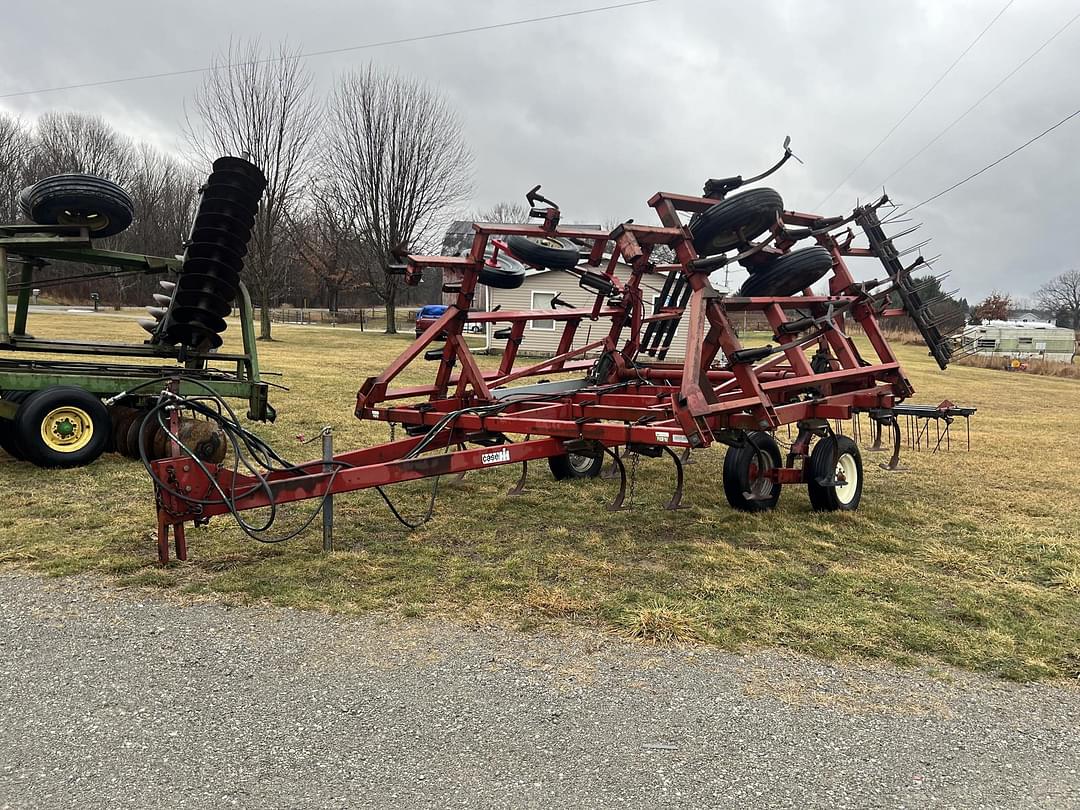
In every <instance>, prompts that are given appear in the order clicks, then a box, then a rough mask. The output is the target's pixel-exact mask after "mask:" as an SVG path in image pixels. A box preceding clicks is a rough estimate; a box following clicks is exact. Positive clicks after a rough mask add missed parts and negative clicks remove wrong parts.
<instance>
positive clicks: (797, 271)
mask: <svg viewBox="0 0 1080 810" xmlns="http://www.w3.org/2000/svg"><path fill="white" fill-rule="evenodd" d="M785 146H786V145H785ZM789 156H790V151H789V150H787V149H786V148H785V155H784V157H783V159H781V160H780V161H779V162H778V163H777V164H776V165H775V166H774V167H773V168H772V169H770V170H769V171H768V172H766V173H764V174H762V175H759V176H758V177H755V178H752V179H750V180H746V181H744V180H743V179H742V178H741V177H733V178H726V179H721V180H710V181H708V183H706V185H705V190H704V195H703V196H700V197H698V196H685V195H681V194H669V193H665V192H661V193H658V194H656V195H654V196H653V197H652V199H650V200H649V205H650V206H651V207H652V208H653V210H655V211H656V214H657V217H658V219H659V223H660V224H659V225H639V224H635V223H633V222H627V223H625V224H623V225H620V226H618V227H617V228H615V229H614V230H613V231H611V232H610V233H609V232H605V231H598V230H594V229H586V228H580V227H565V226H563V225H562V224H561V223H560V218H561V215H560V210H559V207H558V206H557V205H556V204H554V203H553V202H551V201H550V200H547V199H545V198H543V197H541V196H540V195H539V194H538V190H539V186H538V187H537V188H536V189H533V191H532V192H530V194H529V195H528V199H529V202H530V205H531V206H532V212H531V216H532V218H535V219H536V220H537V224H535V225H509V224H491V223H477V224H475V226H474V228H475V236H474V238H473V240H472V245H471V249H470V250H469V251H468V253H467V255H462V256H456V257H448V256H425V255H416V254H412V253H409V252H408V251H407V249H405V248H402V250H401V251H400V253H399V260H400V264H398V265H395V266H393V267H390V268H388V272H391V273H400V274H402V275H403V276H404V280H405V282H406V283H408V284H415V283H417V282H418V281H419V280H420V278H421V276H422V274H423V273H425V272H427V271H431V270H442V271H443V273H444V281H445V286H444V292H447V293H449V294H450V295H452V296H453V298H454V302H453V304H452V305H451V306H449V307H448V309H447V310H446V312H445V314H444V315H442V317H441V318H439V319H438V320H437V321H436V322H435V323H433V324H432V325H431V326H430V327H429V328H428V329H427V330H426V331H425V332H424V333H423V334H422V335H421V336H420V337H419V338H418V339H417V340H416V341H415V342H414V343H413V344H412V345H410V346H409V347H408V348H407V349H406V350H405V351H404V352H402V354H401V355H400V356H399V357H398V358H397V359H396V360H395V361H394V362H393V363H392V364H391V365H390V366H389V368H387V369H386V370H385V371H383V372H382V373H381V374H379V375H378V376H376V377H372V378H370V379H368V380H366V381H365V382H364V383H363V385H362V386H361V387H360V390H359V393H358V396H357V401H356V411H355V413H356V416H357V417H358V418H360V419H368V420H378V421H382V422H388V423H390V424H391V425H398V426H401V427H402V428H403V432H404V433H405V436H404V438H400V439H397V440H391V441H390V442H388V443H385V444H380V445H376V446H374V447H369V448H366V449H360V450H353V451H350V452H345V453H340V454H337V455H331V454H325V455H324V457H323V458H321V459H319V460H316V461H312V462H308V463H305V464H299V465H292V464H288V463H286V462H284V460H282V459H281V458H280V457H278V456H276V455H275V454H273V453H272V451H270V450H269V448H268V447H266V446H265V445H263V444H262V443H260V442H258V440H257V439H255V438H254V437H253V436H252V435H251V434H249V433H247V432H246V431H244V430H243V429H242V428H240V427H239V425H235V424H232V423H231V422H232V420H229V419H223V420H222V421H223V422H224V426H225V427H226V429H227V431H228V432H229V436H230V439H231V441H232V444H233V448H234V450H235V451H236V452H235V455H236V456H237V460H236V461H235V462H234V463H233V464H231V465H215V464H210V463H206V462H204V461H202V460H200V459H199V458H197V457H196V455H195V454H194V453H192V452H189V451H187V449H186V448H185V447H184V446H183V445H182V443H180V442H178V441H176V440H175V437H173V438H174V440H173V441H172V452H173V454H172V455H171V456H170V457H167V458H163V459H160V460H156V461H147V466H148V469H149V470H150V472H151V474H152V475H153V477H154V480H155V484H156V488H157V503H158V518H159V527H158V528H159V531H158V540H159V552H160V555H161V559H162V561H165V560H167V559H168V556H169V530H170V529H171V530H172V532H173V535H174V538H175V542H176V553H177V556H178V557H179V558H181V559H184V558H185V555H186V547H185V543H184V535H183V527H184V523H185V521H195V522H202V521H205V520H207V519H209V518H210V517H212V516H214V515H220V514H225V513H232V514H233V516H234V517H236V518H237V520H238V522H240V525H241V526H242V527H244V528H245V529H246V530H248V531H249V532H255V531H256V529H264V528H266V527H265V526H260V527H252V526H250V525H249V524H247V523H245V522H244V521H243V520H242V519H241V516H240V513H241V512H242V511H243V510H248V509H255V508H260V507H264V508H265V507H271V508H275V507H277V506H279V505H281V504H284V503H287V502H291V501H297V500H302V499H309V498H317V499H323V503H324V505H325V503H326V501H327V499H328V498H329V497H330V496H332V495H333V494H335V493H344V492H351V491H355V490H361V489H368V488H380V489H379V492H380V494H383V497H384V498H386V496H385V494H384V493H382V489H381V487H383V486H385V485H388V484H394V483H398V482H402V481H408V480H413V479H419V478H431V477H437V476H444V475H451V474H456V473H464V472H466V471H469V470H479V469H484V468H487V467H495V466H501V465H506V464H520V465H521V467H522V477H521V480H520V482H519V483H518V485H517V486H516V487H515V491H520V489H521V487H522V486H523V485H524V483H525V476H526V471H527V465H528V462H530V461H534V460H538V459H547V460H548V463H549V465H550V468H551V471H552V473H553V474H554V475H555V477H556V478H559V479H564V478H579V477H590V476H596V475H598V474H599V473H600V472H601V469H602V467H603V466H604V464H605V458H607V459H610V460H611V463H612V465H613V467H612V469H613V474H614V476H615V477H618V478H619V492H618V494H617V496H616V497H615V499H614V501H613V503H612V504H611V505H610V507H609V508H611V509H621V508H624V502H625V495H626V489H627V471H626V469H625V466H624V464H623V458H624V457H625V456H626V455H627V454H634V453H638V454H643V455H647V456H661V455H666V456H668V457H669V458H670V459H671V461H672V463H673V465H674V468H675V472H676V488H675V492H674V495H673V497H672V499H671V502H670V503H669V505H668V506H669V508H673V509H674V508H678V507H679V506H680V505H681V498H682V481H683V462H684V460H685V458H686V455H687V454H688V453H689V452H690V450H696V449H699V448H705V447H708V446H710V445H712V444H715V443H720V444H723V445H726V446H727V448H728V449H727V455H726V458H725V461H724V473H723V479H724V480H723V483H724V492H725V494H726V496H727V499H728V501H729V502H730V504H731V505H732V506H733V507H735V508H737V509H741V510H746V511H762V510H767V509H770V508H772V507H773V506H775V505H776V503H777V499H778V498H779V497H780V492H781V489H782V488H783V487H784V485H792V484H801V485H805V486H806V487H807V490H808V492H809V497H810V503H811V505H812V507H813V508H814V509H815V510H818V511H831V510H852V509H855V508H857V507H858V505H859V501H860V498H861V494H862V486H863V467H862V460H861V456H860V452H859V449H858V447H857V445H856V444H855V442H853V441H852V439H851V438H850V437H849V436H847V435H843V434H841V433H840V432H838V431H836V430H835V429H834V427H833V425H834V424H835V422H836V420H847V419H851V418H852V417H853V416H854V415H856V414H867V415H868V416H869V418H870V419H871V420H872V421H873V422H874V424H875V427H876V428H877V430H878V438H879V439H880V436H881V432H884V433H885V435H886V436H892V439H893V440H892V450H893V456H892V459H891V460H890V462H889V463H888V464H886V465H882V466H886V467H889V466H891V467H895V466H896V461H897V458H898V454H899V450H900V444H901V440H900V427H899V424H898V421H897V414H898V412H897V408H898V406H899V404H900V403H901V402H902V401H903V400H905V399H906V398H908V397H910V396H911V395H912V393H913V389H912V386H911V383H910V382H909V381H908V379H907V377H906V376H905V374H904V371H903V369H902V368H901V366H900V363H899V361H898V360H897V358H896V356H895V355H894V354H893V352H892V350H891V348H890V347H889V344H888V342H887V341H886V339H885V337H884V336H883V334H882V332H881V329H880V328H879V323H878V319H879V318H881V317H890V316H901V315H904V316H907V317H909V318H911V319H912V320H913V321H914V323H915V324H916V325H917V327H918V328H919V330H920V331H921V333H922V335H923V337H924V339H925V341H926V344H927V346H928V347H929V349H930V353H931V354H932V355H933V357H934V358H935V359H936V360H937V363H938V364H939V365H940V366H941V368H945V366H946V365H947V363H948V362H949V358H950V344H949V341H948V340H947V338H946V334H947V330H945V329H943V324H941V323H935V321H934V315H933V312H934V304H935V302H934V301H927V300H923V298H922V296H921V295H920V288H919V285H918V284H917V283H916V282H913V281H912V275H911V274H912V272H913V271H914V270H916V269H918V268H920V267H925V266H926V264H927V263H926V262H925V261H924V259H923V258H922V257H921V256H919V255H915V256H914V257H913V258H912V260H911V261H910V262H908V263H906V264H905V261H904V260H903V256H904V254H905V251H902V250H900V249H898V248H897V247H896V246H895V245H894V243H893V241H892V239H890V238H889V237H888V236H886V234H885V233H884V231H883V229H882V219H881V217H880V216H879V214H880V213H881V212H882V211H883V210H887V208H888V207H890V204H889V202H888V200H887V198H885V197H883V198H882V199H880V200H878V201H876V202H874V203H871V204H868V205H862V206H860V207H858V208H856V209H855V210H854V211H853V212H852V213H851V214H850V215H849V216H846V217H833V218H826V217H822V216H820V215H818V214H813V213H804V212H799V211H795V210H786V209H785V208H784V205H783V202H782V201H781V198H780V195H779V194H778V193H777V192H775V191H773V190H772V189H768V188H761V187H758V188H753V189H750V190H746V191H742V192H740V193H738V194H731V192H733V191H734V190H735V189H737V188H739V187H740V186H742V185H745V184H746V183H752V182H755V181H757V180H760V179H762V178H763V177H765V176H767V175H768V174H771V173H772V172H773V171H775V170H776V169H778V168H779V167H780V166H781V165H782V164H783V163H784V161H786V160H787V158H788V157H789ZM729 195H730V196H729ZM680 215H690V218H689V222H688V223H685V224H684V221H683V218H682V217H681V216H680ZM886 221H888V220H887V218H886ZM861 237H865V243H863V239H862V238H861ZM857 241H858V242H859V243H860V245H859V246H857V245H856V242H857ZM800 243H804V244H805V245H806V246H799V245H800ZM660 246H665V247H666V248H668V250H666V251H663V253H664V254H665V255H666V256H668V257H672V256H673V257H674V260H673V261H670V262H669V263H658V262H657V261H655V260H654V256H655V255H656V254H657V253H659V252H661V251H659V250H658V249H659V248H660ZM797 246H799V247H797ZM915 252H917V247H916V249H915ZM852 257H870V258H875V259H877V260H879V261H880V263H881V266H882V268H883V271H884V272H883V273H882V274H881V277H880V278H878V279H876V280H871V281H862V282H858V281H856V280H855V279H854V277H853V276H852V274H851V272H850V271H849V269H848V264H847V263H848V260H849V259H850V258H852ZM735 262H737V263H740V264H741V265H742V266H744V267H745V268H746V269H747V270H749V271H750V272H749V278H748V279H747V281H746V282H745V283H744V284H743V285H742V287H741V288H740V289H739V290H738V291H737V293H736V294H734V295H725V294H723V293H721V292H719V291H717V290H716V289H715V288H714V287H713V285H712V284H711V283H710V280H709V277H710V273H713V272H714V271H716V270H718V269H720V268H722V267H724V266H725V265H728V264H731V263H735ZM527 265H531V266H534V267H544V268H558V269H562V270H564V271H566V272H568V273H573V274H575V275H576V276H577V277H578V282H579V284H580V286H581V287H582V288H583V289H585V290H587V291H588V292H589V293H590V295H591V297H592V304H591V306H585V307H579V306H571V305H565V306H560V305H559V304H560V303H561V302H559V301H558V300H556V302H555V306H554V307H553V308H551V309H545V310H530V311H516V312H514V311H501V310H500V311H495V312H485V311H477V310H476V309H474V306H473V305H474V302H475V301H476V300H477V299H476V296H475V294H476V291H477V288H478V285H483V284H487V285H491V286H494V287H503V288H513V287H516V286H519V285H520V284H521V283H522V281H523V279H524V278H525V275H526V266H527ZM618 271H621V273H620V272H618ZM823 279H827V291H826V292H823V293H821V294H816V293H814V292H812V290H811V288H812V287H813V286H814V285H815V284H818V283H819V282H821V281H822V280H823ZM646 280H649V281H650V282H652V283H654V284H659V285H660V290H661V293H660V295H659V297H658V298H656V299H655V302H654V299H653V293H652V290H651V289H649V290H648V292H649V295H648V299H647V298H646V295H645V293H646V289H647V288H646V287H645V282H646ZM653 289H655V288H653ZM646 300H648V301H649V304H646ZM744 311H748V312H753V313H760V315H762V316H763V317H764V318H765V319H766V320H767V322H768V324H769V325H770V327H771V331H772V334H773V337H772V342H771V343H770V344H769V345H766V346H744V345H743V344H742V343H741V342H740V338H739V335H738V333H737V332H736V330H735V328H734V327H733V325H732V322H733V316H735V315H737V314H739V313H742V312H744ZM536 320H543V321H548V322H551V321H553V322H555V323H556V324H557V325H559V326H561V330H562V331H561V339H560V341H559V344H558V348H557V350H556V352H555V354H554V356H552V357H548V358H546V359H542V360H533V361H530V362H525V363H524V364H523V363H522V362H521V361H522V358H520V357H519V351H518V350H519V346H520V345H521V343H522V339H523V336H524V335H525V330H526V326H527V325H528V324H529V323H530V322H531V321H536ZM475 323H480V324H491V325H492V326H493V327H494V326H496V325H497V327H498V329H497V330H495V331H494V332H493V334H494V337H495V339H496V342H499V341H502V342H503V343H504V345H503V350H502V355H501V360H500V362H499V365H498V368H494V369H487V368H483V367H482V364H481V363H479V362H478V361H477V359H476V357H475V356H474V355H473V352H472V350H471V348H470V346H469V344H468V342H467V341H466V339H465V337H464V332H465V330H466V327H467V324H475ZM583 323H590V324H591V329H590V330H589V335H590V337H591V336H594V335H595V336H596V338H595V339H593V340H589V341H588V342H584V341H582V340H581V339H580V335H581V332H582V330H581V326H582V324H583ZM597 324H600V325H601V326H602V328H601V329H600V330H598V328H597ZM853 325H856V326H857V327H858V329H859V330H860V331H861V333H862V334H863V335H864V336H865V338H866V340H867V342H868V343H869V346H870V348H871V352H872V356H871V357H864V356H863V354H862V353H861V352H860V350H859V348H858V347H857V345H856V343H855V342H854V341H853V340H852V338H851V336H850V335H849V334H848V330H849V329H850V328H851V327H852V326H853ZM676 328H681V329H684V330H685V334H686V335H687V336H688V337H687V340H686V350H685V356H684V357H683V359H682V360H681V361H680V362H668V361H667V360H666V355H667V354H668V350H669V348H670V346H671V341H672V336H673V335H674V333H675V329H676ZM418 362H419V363H424V362H431V363H432V364H433V372H434V373H433V377H434V379H433V381H432V382H430V383H429V384H426V385H420V386H406V387H394V382H395V379H396V378H397V377H398V376H399V375H400V374H401V372H402V371H403V370H404V369H405V368H406V367H408V366H410V365H411V364H413V363H418ZM188 410H194V411H195V413H196V415H200V414H201V415H202V416H208V417H211V418H213V413H214V412H213V411H212V410H211V409H209V408H207V407H206V406H205V404H199V403H195V402H192V401H191V400H187V399H184V398H182V397H179V396H177V395H175V394H172V393H170V392H169V391H166V392H164V393H163V394H162V398H161V400H160V404H159V407H158V409H157V411H156V412H155V414H154V416H155V417H156V419H157V420H158V422H159V423H160V424H161V426H162V427H163V428H165V429H166V430H167V429H168V428H169V425H170V423H176V421H177V420H178V419H179V417H180V414H181V413H183V412H185V411H188ZM147 421H148V422H149V421H150V419H149V418H148V420H147ZM782 425H785V426H786V425H790V426H794V428H793V430H794V431H795V437H794V440H793V441H792V442H791V444H790V446H789V447H788V448H787V452H786V453H784V454H781V450H780V445H779V444H778V443H777V441H776V439H775V436H774V434H775V431H776V429H777V428H779V427H780V426H782ZM245 448H246V450H247V451H250V453H244V452H242V451H244V449H245ZM248 455H250V456H252V459H248V458H247V456H248ZM241 461H242V462H243V468H242V467H241ZM256 462H257V463H256ZM242 469H243V471H241V470H242ZM433 502H434V490H433ZM387 503H388V504H390V501H389V499H388V498H387ZM323 511H324V516H328V510H326V509H324V510H323ZM395 514H397V513H396V510H395ZM272 516H273V515H272V513H271V519H272ZM312 517H314V514H313V516H312ZM399 518H400V516H399ZM324 519H328V517H324Z"/></svg>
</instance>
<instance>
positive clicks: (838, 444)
mask: <svg viewBox="0 0 1080 810" xmlns="http://www.w3.org/2000/svg"><path fill="white" fill-rule="evenodd" d="M834 442H835V445H834ZM834 446H835V451H834ZM834 452H835V454H836V455H835V459H836V461H835V463H834V461H833V459H834V455H833V454H834ZM841 468H843V471H844V472H846V473H847V474H848V475H849V476H850V475H852V474H854V476H855V486H854V487H853V488H851V489H848V488H847V487H834V486H823V485H822V484H821V483H820V482H822V481H828V480H831V479H832V478H833V477H834V476H836V475H837V473H838V472H841ZM849 483H850V481H849ZM862 488H863V466H862V454H861V453H859V446H858V445H857V444H855V442H854V441H852V440H851V439H850V438H848V437H847V436H835V437H833V438H832V439H822V440H821V441H819V442H818V443H817V444H816V445H814V449H813V452H811V453H810V461H809V464H808V466H807V472H806V489H807V492H808V494H809V495H810V506H811V507H812V508H813V510H814V511H815V512H854V511H855V510H856V509H858V508H859V501H861V500H862Z"/></svg>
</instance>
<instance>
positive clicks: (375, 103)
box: [325, 65, 472, 333]
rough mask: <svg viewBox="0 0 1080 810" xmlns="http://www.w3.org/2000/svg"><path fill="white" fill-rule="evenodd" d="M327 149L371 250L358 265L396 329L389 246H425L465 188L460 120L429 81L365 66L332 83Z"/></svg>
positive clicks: (466, 160) (340, 191)
mask: <svg viewBox="0 0 1080 810" xmlns="http://www.w3.org/2000/svg"><path fill="white" fill-rule="evenodd" d="M325 151H326V169H327V172H328V180H329V181H330V183H331V184H332V186H333V188H334V193H335V195H336V196H337V197H338V198H339V199H340V200H341V201H342V202H343V204H344V205H346V207H347V208H349V209H355V211H356V212H357V214H356V232H357V234H358V235H359V236H360V240H361V242H362V243H363V245H364V246H365V247H366V248H367V249H368V250H369V251H370V258H369V260H368V261H366V262H364V263H363V265H362V266H361V271H362V272H363V274H364V276H365V278H366V280H367V282H368V283H369V284H370V285H371V288H372V290H373V291H374V292H375V294H376V295H377V296H378V297H379V299H380V300H381V301H382V302H383V303H384V304H385V305H386V331H387V332H388V333H394V332H396V331H397V328H396V326H395V323H394V319H395V314H396V307H397V302H398V294H399V292H400V290H399V282H400V277H399V276H392V275H389V274H387V273H386V267H387V265H388V264H390V263H391V261H392V256H393V251H394V250H395V249H396V248H397V247H398V246H399V245H401V244H407V245H408V246H409V248H410V249H414V250H415V249H424V248H426V247H429V246H431V245H432V244H433V243H434V242H435V241H437V239H438V237H439V236H440V234H439V231H440V230H441V226H442V224H443V221H444V219H445V217H446V214H447V212H448V211H450V210H452V209H453V208H454V206H456V205H459V204H461V202H463V201H464V200H465V199H466V198H467V197H468V194H469V188H470V170H471V167H472V156H471V154H470V153H469V149H468V147H467V146H466V145H465V141H464V139H463V138H462V135H461V125H460V122H459V121H458V118H457V116H456V115H455V113H454V111H453V110H452V109H451V108H450V106H449V105H448V104H447V103H446V101H445V100H444V99H443V98H442V97H441V96H439V95H438V94H437V93H436V92H435V91H434V90H433V89H431V88H430V87H429V86H427V85H425V84H422V83H420V82H417V81H414V80H412V79H408V78H405V77H402V76H399V75H395V74H391V73H383V72H381V71H379V70H378V69H376V68H375V67H373V66H371V65H369V66H368V67H367V68H365V69H364V70H362V71H358V72H350V73H346V74H345V75H344V76H342V77H341V79H340V80H339V81H338V83H337V86H336V87H335V88H334V91H333V92H332V94H331V97H330V105H329V120H328V125H327V138H326V149H325Z"/></svg>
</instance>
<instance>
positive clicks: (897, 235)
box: [889, 222, 923, 242]
mask: <svg viewBox="0 0 1080 810" xmlns="http://www.w3.org/2000/svg"><path fill="white" fill-rule="evenodd" d="M922 226H923V223H921V222H920V223H919V224H918V225H915V226H913V227H911V228H908V229H907V230H903V231H900V233H894V234H893V235H892V236H890V237H889V241H890V242H892V241H893V240H894V239H903V238H904V237H905V236H907V235H908V234H912V233H915V231H917V230H919V228H921V227H922Z"/></svg>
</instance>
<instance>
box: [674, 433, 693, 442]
mask: <svg viewBox="0 0 1080 810" xmlns="http://www.w3.org/2000/svg"><path fill="white" fill-rule="evenodd" d="M671 440H672V441H673V442H675V444H690V442H689V440H687V438H686V437H685V436H683V435H682V434H681V433H672V434H671Z"/></svg>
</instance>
